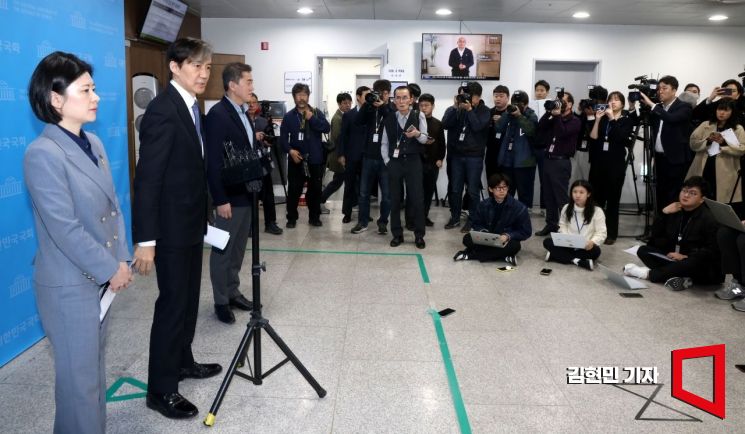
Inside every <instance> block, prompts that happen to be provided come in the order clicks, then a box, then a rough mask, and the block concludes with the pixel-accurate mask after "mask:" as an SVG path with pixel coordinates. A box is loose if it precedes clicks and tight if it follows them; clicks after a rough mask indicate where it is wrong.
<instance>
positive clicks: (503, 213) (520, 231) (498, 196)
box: [453, 172, 532, 265]
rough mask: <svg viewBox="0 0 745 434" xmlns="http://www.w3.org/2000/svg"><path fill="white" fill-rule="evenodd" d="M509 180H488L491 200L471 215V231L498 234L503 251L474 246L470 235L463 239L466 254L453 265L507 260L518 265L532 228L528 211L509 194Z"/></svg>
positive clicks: (500, 176) (501, 176) (458, 255)
mask: <svg viewBox="0 0 745 434" xmlns="http://www.w3.org/2000/svg"><path fill="white" fill-rule="evenodd" d="M509 188H510V178H509V177H507V175H504V174H502V173H499V172H498V173H495V174H494V175H492V176H490V177H489V198H488V199H486V200H483V201H481V203H479V205H478V207H477V208H476V210H475V211H474V212H472V213H470V215H469V220H470V223H471V230H474V231H482V232H489V233H492V234H499V239H500V240H501V242H502V246H501V247H493V246H482V245H478V244H475V243H474V242H473V239H472V238H471V234H470V233H468V234H466V235H465V236H464V237H463V245H464V246H466V249H465V250H461V251H460V252H458V253H456V254H455V256H454V257H453V260H454V261H464V260H467V259H477V260H479V261H481V262H486V261H497V260H500V259H504V260H505V261H507V262H508V263H510V264H512V265H517V260H516V259H515V255H516V254H517V252H519V251H520V241H523V240H526V239H528V238H529V237H530V234H531V231H532V228H531V226H530V216H529V215H528V209H527V208H526V207H525V205H523V204H522V203H520V202H519V201H517V200H516V199H515V198H514V197H512V196H510V195H509V194H507V193H508V191H509Z"/></svg>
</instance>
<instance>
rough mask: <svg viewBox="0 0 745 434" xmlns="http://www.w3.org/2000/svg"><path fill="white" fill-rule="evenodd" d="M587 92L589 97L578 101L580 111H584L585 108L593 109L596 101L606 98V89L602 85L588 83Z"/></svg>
mask: <svg viewBox="0 0 745 434" xmlns="http://www.w3.org/2000/svg"><path fill="white" fill-rule="evenodd" d="M587 93H588V95H587V96H588V97H589V98H587V99H582V100H580V101H579V110H580V112H584V111H585V110H586V109H592V110H594V109H595V104H596V103H597V102H598V101H600V102H605V100H607V99H608V91H607V90H606V89H605V88H604V87H603V86H599V85H596V84H588V85H587Z"/></svg>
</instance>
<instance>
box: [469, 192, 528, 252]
mask: <svg viewBox="0 0 745 434" xmlns="http://www.w3.org/2000/svg"><path fill="white" fill-rule="evenodd" d="M499 207H502V210H501V211H502V212H501V214H500V215H499V218H497V208H499ZM468 218H469V220H470V221H471V228H472V229H473V230H475V231H482V230H486V231H487V232H489V233H492V234H507V235H509V236H510V239H512V240H515V241H524V240H527V239H528V238H530V234H531V233H532V232H533V230H532V229H531V225H530V215H528V208H526V207H525V205H523V204H522V203H520V202H519V201H517V200H516V199H515V198H514V197H512V196H510V195H509V194H508V195H507V197H505V199H504V202H502V203H501V204H498V203H497V201H496V200H495V199H494V198H493V197H489V198H488V199H485V200H482V201H481V203H479V205H478V207H476V211H475V212H472V213H471V214H470V215H469V217H468Z"/></svg>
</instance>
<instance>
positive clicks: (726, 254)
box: [717, 226, 745, 282]
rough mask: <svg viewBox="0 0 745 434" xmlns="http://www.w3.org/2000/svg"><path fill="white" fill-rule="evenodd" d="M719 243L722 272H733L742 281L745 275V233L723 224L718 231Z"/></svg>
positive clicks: (733, 275)
mask: <svg viewBox="0 0 745 434" xmlns="http://www.w3.org/2000/svg"><path fill="white" fill-rule="evenodd" d="M717 243H718V244H719V251H720V252H721V254H722V273H723V274H731V275H732V277H734V278H735V279H737V281H738V282H742V277H743V275H745V273H744V271H745V233H742V232H740V231H736V230H734V229H731V228H728V227H726V226H722V227H720V228H719V231H717Z"/></svg>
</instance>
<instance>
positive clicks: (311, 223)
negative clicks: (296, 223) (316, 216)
mask: <svg viewBox="0 0 745 434" xmlns="http://www.w3.org/2000/svg"><path fill="white" fill-rule="evenodd" d="M308 224H310V225H311V226H315V227H320V226H323V222H322V221H321V220H310V221H309V222H308Z"/></svg>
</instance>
